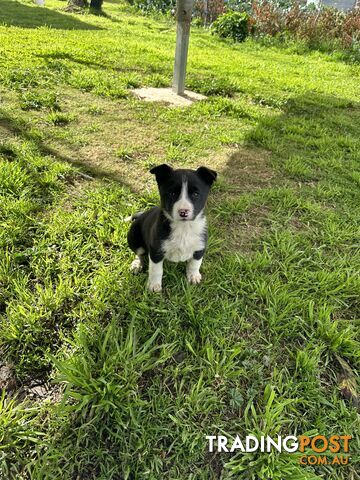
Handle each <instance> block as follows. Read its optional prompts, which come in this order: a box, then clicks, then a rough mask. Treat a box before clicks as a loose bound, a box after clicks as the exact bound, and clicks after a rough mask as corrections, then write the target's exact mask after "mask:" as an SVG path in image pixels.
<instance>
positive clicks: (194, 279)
mask: <svg viewBox="0 0 360 480" xmlns="http://www.w3.org/2000/svg"><path fill="white" fill-rule="evenodd" d="M203 255H204V250H199V251H197V252H195V253H194V255H193V258H191V259H190V260H188V263H187V265H186V277H187V279H188V282H189V283H200V282H201V273H200V267H201V262H202V260H203Z"/></svg>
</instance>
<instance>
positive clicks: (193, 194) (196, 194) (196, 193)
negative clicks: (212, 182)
mask: <svg viewBox="0 0 360 480" xmlns="http://www.w3.org/2000/svg"><path fill="white" fill-rule="evenodd" d="M191 195H192V196H193V197H195V198H196V197H198V196H199V195H200V194H199V192H192V194H191Z"/></svg>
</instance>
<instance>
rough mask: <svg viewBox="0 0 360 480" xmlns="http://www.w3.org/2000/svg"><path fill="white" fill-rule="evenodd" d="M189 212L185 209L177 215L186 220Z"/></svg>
mask: <svg viewBox="0 0 360 480" xmlns="http://www.w3.org/2000/svg"><path fill="white" fill-rule="evenodd" d="M189 213H190V210H187V209H186V208H182V209H180V210H179V215H180V217H182V218H186V217H188V216H189Z"/></svg>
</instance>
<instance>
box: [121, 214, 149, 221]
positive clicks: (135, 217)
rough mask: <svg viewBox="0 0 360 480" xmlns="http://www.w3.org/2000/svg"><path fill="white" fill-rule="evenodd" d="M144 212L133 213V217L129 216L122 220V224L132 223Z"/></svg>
mask: <svg viewBox="0 0 360 480" xmlns="http://www.w3.org/2000/svg"><path fill="white" fill-rule="evenodd" d="M143 213H144V212H137V213H134V214H133V215H130V216H129V217H126V218H124V222H133V221H134V220H136V219H137V218H139V217H140V216H141V215H142V214H143Z"/></svg>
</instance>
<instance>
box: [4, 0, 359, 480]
mask: <svg viewBox="0 0 360 480" xmlns="http://www.w3.org/2000/svg"><path fill="white" fill-rule="evenodd" d="M63 7H64V2H61V1H57V0H48V1H47V8H38V7H35V6H33V5H32V3H31V2H30V1H29V2H25V1H24V2H15V1H11V0H6V1H3V2H2V6H1V11H0V25H2V26H0V80H1V84H0V98H1V105H0V142H1V146H0V249H1V251H0V351H1V353H2V358H3V359H0V367H1V366H2V364H3V363H6V364H7V365H8V366H11V368H12V371H13V376H14V377H15V379H16V385H17V387H16V388H15V389H14V385H13V384H14V383H15V380H14V379H13V381H12V385H13V388H10V386H8V390H9V392H6V391H5V389H4V390H3V394H2V396H1V399H0V477H1V475H2V477H3V478H4V479H6V480H7V479H9V480H12V479H34V480H40V479H57V478H59V479H60V478H61V479H65V480H66V479H69V480H70V479H75V478H86V479H103V480H115V479H120V478H121V479H122V478H124V479H129V480H130V479H133V480H135V479H136V480H137V479H145V478H146V479H153V480H158V479H169V480H170V479H171V480H175V479H176V480H185V479H192V480H198V479H199V480H201V479H203V480H209V479H219V478H222V479H223V480H227V479H233V478H243V479H246V480H267V479H274V480H275V479H276V480H290V479H291V480H293V479H305V480H309V479H315V478H318V479H320V478H326V479H327V480H328V479H330V480H349V479H356V478H357V476H358V473H357V472H358V471H359V464H358V459H359V450H360V449H359V439H358V437H357V436H356V435H357V433H358V431H359V421H358V417H357V415H358V414H357V411H356V408H355V407H354V406H353V405H352V402H351V399H346V398H344V396H343V395H342V392H341V388H340V383H341V375H342V374H343V373H344V371H343V365H342V363H341V362H342V361H345V362H346V364H347V365H348V367H349V368H350V369H351V371H352V373H353V375H356V374H357V372H358V369H359V365H360V362H359V351H360V350H359V318H360V305H359V291H360V277H359V271H360V245H359V238H360V228H359V225H360V207H359V205H360V201H359V200H360V198H359V197H360V195H359V183H360V156H359V155H360V154H359V152H360V92H359V77H360V67H359V66H358V65H355V64H353V65H350V64H346V63H344V62H342V61H340V60H339V59H338V58H337V57H336V56H331V55H325V54H320V53H316V52H313V53H309V54H307V55H299V54H297V53H296V51H295V50H294V49H293V50H291V49H287V50H286V49H279V48H276V47H266V46H263V45H260V44H256V43H254V42H252V41H248V42H245V43H243V44H240V45H232V44H229V43H228V42H224V41H220V40H217V39H216V38H214V37H211V36H210V35H209V34H208V33H207V32H205V31H203V30H201V29H196V28H194V29H193V30H192V34H191V45H190V54H189V69H188V77H187V84H188V86H189V87H190V88H192V89H193V90H195V91H198V92H201V93H204V94H206V95H208V99H207V100H206V101H204V102H200V103H196V104H194V105H192V106H191V107H189V108H188V109H186V110H182V109H178V108H169V107H167V106H166V105H162V104H148V103H142V102H141V101H139V100H136V99H134V98H133V97H132V96H131V93H130V89H131V88H133V87H138V86H142V85H151V86H169V85H170V84H171V76H172V62H173V53H174V41H175V27H174V25H173V23H172V21H170V20H166V19H163V20H155V19H153V18H151V17H144V16H140V15H138V14H136V13H135V12H134V11H133V10H131V8H130V7H128V6H126V5H125V4H123V3H117V2H109V3H108V2H105V11H106V13H107V16H106V17H99V16H92V15H87V14H85V15H72V14H69V13H65V12H64V11H63V10H62V8H63ZM164 161H168V162H171V163H172V164H173V165H175V166H188V167H194V166H198V165H199V164H206V165H208V166H209V167H212V168H215V169H216V170H217V171H218V173H219V181H218V182H217V184H216V186H215V188H214V190H213V192H212V196H211V199H210V201H209V208H208V217H209V223H210V242H209V249H208V252H207V255H206V257H205V260H204V265H203V274H204V280H203V283H202V284H201V285H199V286H189V285H187V284H186V282H185V280H184V278H185V275H184V267H183V265H166V268H165V278H164V287H165V288H164V293H163V295H153V294H149V293H148V292H147V291H146V288H145V283H146V275H140V276H132V275H130V273H129V266H130V263H131V261H132V254H131V252H130V251H129V250H128V248H127V246H126V233H127V229H128V224H127V223H125V222H124V221H123V219H124V218H125V217H127V216H128V215H129V214H131V213H133V212H135V211H137V210H139V209H143V208H146V206H149V205H152V204H154V203H156V202H157V201H158V195H157V192H156V189H155V185H154V180H153V178H152V176H151V175H150V174H149V173H148V169H149V168H150V167H151V166H153V165H155V164H157V163H163V162H164ZM34 382H35V383H45V384H46V385H47V386H48V388H49V389H50V390H49V391H50V393H49V396H48V398H47V399H45V400H44V399H42V400H41V399H37V400H36V401H34V400H31V397H30V396H27V392H28V391H29V389H31V386H32V385H33V384H34ZM1 386H2V384H1V378H0V387H1ZM357 388H359V387H357ZM14 390H17V393H18V396H17V397H15V398H14V396H13V394H14ZM223 433H226V434H227V435H229V436H235V435H236V434H240V435H242V436H245V435H246V434H256V435H261V434H265V435H266V434H269V435H273V436H275V435H277V434H279V433H280V434H283V435H288V434H294V433H295V434H306V433H311V434H312V435H315V434H316V433H319V434H322V435H326V436H330V435H332V434H349V435H353V437H354V440H353V441H352V443H351V444H350V455H351V459H350V463H349V465H348V466H346V467H345V466H342V467H340V466H319V467H304V466H300V465H299V463H298V457H297V456H296V455H291V454H281V455H267V454H263V455H262V454H257V455H250V454H247V455H234V456H230V455H229V454H224V453H223V454H218V453H213V454H210V453H209V452H208V451H207V442H206V440H205V435H210V434H223Z"/></svg>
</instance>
